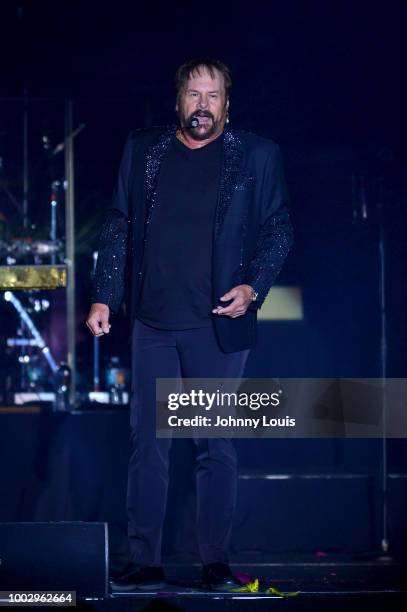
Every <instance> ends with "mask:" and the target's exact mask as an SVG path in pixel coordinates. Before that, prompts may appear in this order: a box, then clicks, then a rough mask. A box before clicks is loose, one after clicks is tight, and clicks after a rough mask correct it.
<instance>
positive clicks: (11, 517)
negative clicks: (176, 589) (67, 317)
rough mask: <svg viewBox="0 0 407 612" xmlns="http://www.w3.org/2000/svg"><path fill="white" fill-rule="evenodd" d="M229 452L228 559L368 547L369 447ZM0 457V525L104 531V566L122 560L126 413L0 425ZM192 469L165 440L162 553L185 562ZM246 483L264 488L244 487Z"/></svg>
mask: <svg viewBox="0 0 407 612" xmlns="http://www.w3.org/2000/svg"><path fill="white" fill-rule="evenodd" d="M236 446H237V449H238V455H239V473H240V476H241V478H240V481H239V501H238V507H237V512H236V521H235V529H234V533H233V550H234V551H237V552H239V551H246V550H252V549H258V548H260V549H261V550H265V549H267V550H269V551H270V552H273V551H280V550H281V551H289V550H298V551H299V550H302V551H305V552H313V551H315V550H318V549H324V548H326V549H328V548H334V549H337V550H339V551H345V550H349V551H359V550H363V549H366V550H368V549H370V548H374V547H378V546H380V539H381V508H380V502H381V498H380V486H381V478H380V441H379V440H287V441H284V440H270V439H269V440H255V441H253V440H236ZM406 446H407V445H406V444H405V440H400V441H399V440H389V463H388V465H389V471H390V472H391V473H394V472H396V474H398V476H397V477H395V476H394V477H391V478H390V479H389V482H388V486H389V498H388V508H389V515H388V516H389V536H390V545H391V547H395V548H397V549H402V548H403V547H404V548H406V546H407V533H406V531H405V527H404V525H405V516H407V500H406V493H405V492H406V489H407V487H406V486H405V485H406V482H407V480H406V478H405V473H406V471H407V470H406V466H407V453H406ZM0 449H1V461H0V489H1V491H2V492H3V496H2V503H1V504H0V521H3V522H4V521H36V522H38V521H99V522H108V523H109V544H110V552H111V558H117V557H119V556H122V555H125V554H126V547H127V538H126V530H127V525H126V508H125V504H126V486H127V461H128V454H129V425H128V413H127V412H123V413H120V412H109V413H103V412H95V413H79V414H67V415H63V414H49V415H45V414H42V415H41V414H17V415H16V414H14V415H11V414H1V415H0ZM194 458H195V448H194V445H193V443H192V442H191V441H190V440H174V443H173V448H172V450H171V464H170V487H169V498H168V510H167V519H166V523H165V530H164V541H163V552H164V553H173V552H194V551H196V532H195V510H194V503H195V502H194V499H195V493H194V487H195V478H194V472H193V467H194ZM254 474H257V475H263V476H264V475H267V474H269V475H273V479H268V478H252V479H247V476H249V475H250V476H253V475H254ZM276 475H280V476H283V477H287V478H288V479H287V480H278V479H277V478H276ZM403 475H404V477H403ZM310 476H313V477H312V478H310Z"/></svg>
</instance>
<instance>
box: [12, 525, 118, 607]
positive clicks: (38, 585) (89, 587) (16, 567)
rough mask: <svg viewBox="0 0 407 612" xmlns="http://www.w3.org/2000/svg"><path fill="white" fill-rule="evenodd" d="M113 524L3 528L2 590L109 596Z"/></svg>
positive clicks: (13, 526) (14, 526) (15, 526)
mask: <svg viewBox="0 0 407 612" xmlns="http://www.w3.org/2000/svg"><path fill="white" fill-rule="evenodd" d="M108 579H109V550H108V526H107V523H85V522H80V521H77V522H50V523H0V590H2V591H6V590H10V591H30V590H35V591H47V590H48V591H76V593H77V595H78V596H82V597H105V596H106V595H107V594H108Z"/></svg>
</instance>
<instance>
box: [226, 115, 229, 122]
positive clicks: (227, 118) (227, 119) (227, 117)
mask: <svg viewBox="0 0 407 612" xmlns="http://www.w3.org/2000/svg"><path fill="white" fill-rule="evenodd" d="M226 123H229V113H228V114H227V115H226Z"/></svg>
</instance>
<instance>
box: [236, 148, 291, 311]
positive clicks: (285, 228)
mask: <svg viewBox="0 0 407 612" xmlns="http://www.w3.org/2000/svg"><path fill="white" fill-rule="evenodd" d="M263 189H264V193H265V199H264V203H263V206H262V212H261V224H260V231H259V233H258V237H257V243H256V248H255V252H254V255H253V257H252V260H251V262H250V266H249V270H248V275H247V280H246V283H247V284H249V285H251V286H252V287H253V289H254V290H255V291H257V293H258V298H257V300H256V301H255V302H253V303H252V304H251V305H250V308H251V309H255V310H257V309H259V308H260V307H261V306H262V304H263V302H264V300H265V299H266V297H267V294H268V292H269V290H270V288H271V286H272V285H273V284H274V282H275V280H276V278H277V276H278V274H279V272H280V270H281V268H282V267H283V264H284V261H285V259H286V257H287V254H288V252H289V250H290V247H291V245H292V242H293V228H292V225H291V221H290V216H289V212H288V208H287V203H288V201H289V197H288V192H287V186H286V182H285V177H284V169H283V163H282V159H281V153H280V148H279V146H278V145H277V144H275V145H274V147H273V149H272V151H271V152H270V154H269V155H268V159H267V162H266V165H265V170H264V178H263Z"/></svg>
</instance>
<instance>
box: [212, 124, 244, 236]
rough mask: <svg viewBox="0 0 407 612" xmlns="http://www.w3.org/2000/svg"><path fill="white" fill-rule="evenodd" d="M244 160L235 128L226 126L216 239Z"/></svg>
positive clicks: (216, 218)
mask: <svg viewBox="0 0 407 612" xmlns="http://www.w3.org/2000/svg"><path fill="white" fill-rule="evenodd" d="M242 162H243V149H242V143H241V140H240V138H239V137H238V135H237V133H236V132H235V130H231V129H227V128H226V129H225V131H224V139H223V159H222V169H221V176H220V185H219V197H218V205H217V208H216V217H215V239H216V238H217V237H218V236H219V234H220V231H221V229H222V225H223V222H224V219H225V215H226V213H227V211H228V209H229V207H230V204H231V201H232V197H233V193H234V191H235V189H236V186H237V185H238V182H239V180H240V176H241V171H242Z"/></svg>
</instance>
